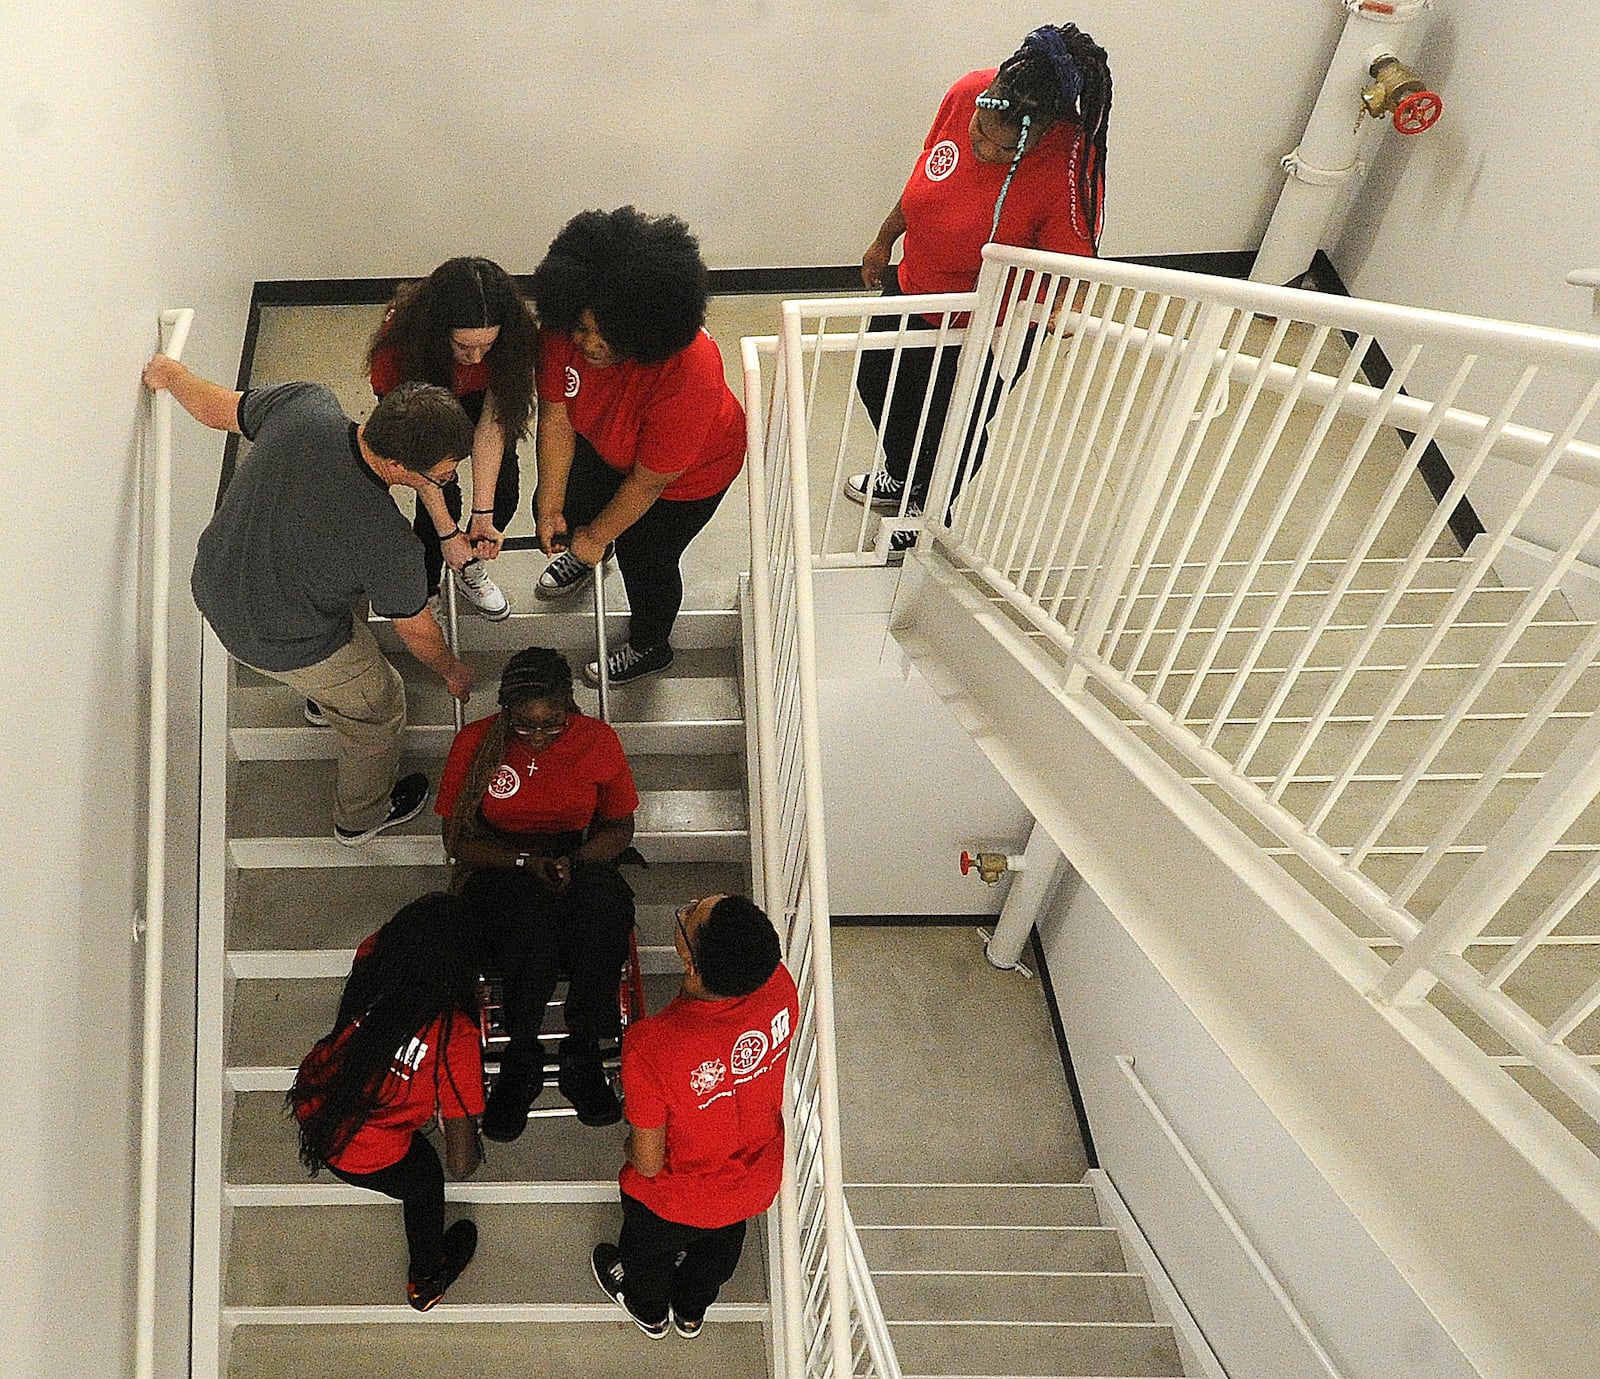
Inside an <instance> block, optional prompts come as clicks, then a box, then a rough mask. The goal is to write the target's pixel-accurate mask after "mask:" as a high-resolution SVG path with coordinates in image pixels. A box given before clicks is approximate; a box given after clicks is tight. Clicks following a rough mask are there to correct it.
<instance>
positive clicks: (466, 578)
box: [367, 258, 534, 622]
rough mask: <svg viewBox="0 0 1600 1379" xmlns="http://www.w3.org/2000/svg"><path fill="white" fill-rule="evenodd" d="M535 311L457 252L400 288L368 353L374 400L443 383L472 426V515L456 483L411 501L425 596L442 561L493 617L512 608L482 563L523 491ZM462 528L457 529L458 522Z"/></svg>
mask: <svg viewBox="0 0 1600 1379" xmlns="http://www.w3.org/2000/svg"><path fill="white" fill-rule="evenodd" d="M533 349H534V323H533V313H532V312H530V311H529V310H528V304H527V303H526V302H525V301H523V299H522V293H521V292H520V291H519V290H518V289H517V285H516V283H515V282H514V281H513V280H512V277H511V275H510V274H509V273H507V272H506V270H505V269H503V268H502V267H500V265H499V264H498V263H495V262H494V261H493V260H492V259H484V258H456V259H449V260H447V261H446V262H444V263H441V264H440V265H439V266H438V267H437V268H435V269H434V270H433V272H431V273H430V274H428V276H427V277H426V278H424V279H423V280H422V281H421V282H415V283H405V284H402V285H401V287H400V290H399V291H398V292H396V293H395V298H394V301H393V302H391V303H390V305H389V310H388V311H387V312H386V313H385V314H384V318H383V323H382V324H381V325H380V326H379V327H378V331H377V334H375V335H374V336H373V337H372V344H371V346H370V347H369V348H368V350H367V374H368V377H369V378H370V379H371V382H372V391H373V393H374V394H375V395H376V396H378V397H379V398H382V397H384V396H385V395H386V394H388V393H390V392H391V391H393V390H394V389H395V388H396V387H398V386H399V385H400V384H401V383H405V382H408V381H411V380H418V381H421V382H424V383H436V384H438V385H439V386H440V387H442V388H448V389H449V390H450V391H451V392H452V393H454V394H455V396H456V398H457V400H458V401H459V402H460V403H461V405H462V407H463V408H464V409H465V411H466V413H467V417H468V419H469V420H470V421H471V422H472V426H473V434H472V466H471V472H472V511H471V513H470V514H469V517H468V520H467V522H465V523H464V524H462V523H461V486H460V485H459V484H458V483H456V482H455V481H454V480H453V479H452V480H451V481H450V482H449V483H447V484H445V485H444V487H443V489H442V490H441V491H440V492H439V493H438V494H437V495H434V494H424V495H423V498H424V499H425V500H427V501H424V502H419V503H418V504H417V516H416V522H415V530H416V533H417V535H418V537H420V538H421V540H422V554H423V564H424V566H425V567H426V569H427V574H428V593H429V594H430V595H432V594H436V593H438V592H439V580H440V576H441V575H442V573H443V567H444V565H445V563H446V562H447V561H448V563H449V565H450V567H451V569H453V570H454V571H455V572H456V582H457V585H458V586H459V588H460V589H461V592H462V593H463V594H464V595H465V596H466V598H467V601H468V603H469V604H471V605H472V607H473V608H475V609H476V610H477V611H478V612H479V613H481V614H482V615H483V616H484V617H485V618H488V619H489V621H491V622H498V621H499V620H500V619H502V618H504V617H506V616H507V615H509V614H510V612H511V604H510V603H509V601H508V600H507V599H506V596H505V594H504V593H503V592H502V591H501V589H500V587H499V586H498V585H497V584H496V583H495V582H494V580H493V579H491V578H490V577H489V571H488V569H487V568H486V566H485V564H484V562H485V561H486V560H493V559H494V558H495V557H496V556H497V555H499V554H500V548H501V546H502V544H503V543H504V541H505V535H504V531H505V528H506V526H507V525H508V524H509V523H510V522H511V519H512V518H513V517H515V516H516V512H517V502H518V499H519V497H520V476H519V472H518V469H517V442H518V441H519V440H521V439H522V437H523V436H525V435H527V433H528V425H529V422H530V421H531V419H532V417H533ZM458 524H459V525H458Z"/></svg>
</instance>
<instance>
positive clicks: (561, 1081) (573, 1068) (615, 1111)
mask: <svg viewBox="0 0 1600 1379" xmlns="http://www.w3.org/2000/svg"><path fill="white" fill-rule="evenodd" d="M556 1086H557V1087H559V1088H560V1089H561V1095H562V1096H564V1097H566V1099H567V1100H568V1101H570V1102H571V1103H572V1109H573V1110H574V1111H576V1112H577V1113H578V1119H579V1120H580V1121H581V1122H582V1123H583V1124H584V1125H595V1126H599V1125H615V1124H616V1123H617V1122H618V1121H619V1120H621V1119H622V1103H621V1102H620V1101H618V1100H617V1094H616V1093H615V1092H614V1091H612V1090H611V1079H610V1078H608V1077H607V1076H606V1070H605V1068H604V1066H603V1065H602V1064H601V1062H600V1055H599V1054H594V1055H592V1056H590V1057H580V1058H574V1059H572V1060H570V1061H568V1060H567V1059H565V1058H563V1059H562V1060H561V1067H560V1070H559V1071H558V1072H557V1073H556Z"/></svg>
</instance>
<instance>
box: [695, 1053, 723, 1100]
mask: <svg viewBox="0 0 1600 1379" xmlns="http://www.w3.org/2000/svg"><path fill="white" fill-rule="evenodd" d="M727 1075H728V1070H727V1069H726V1068H725V1067H723V1066H722V1060H721V1059H720V1058H708V1059H706V1061H705V1062H704V1063H702V1064H701V1065H700V1066H699V1067H698V1068H696V1069H695V1070H694V1071H693V1072H692V1073H690V1074H689V1088H690V1090H691V1091H692V1092H693V1093H694V1094H695V1095H696V1096H704V1095H705V1094H706V1093H707V1092H709V1091H710V1090H711V1089H712V1088H713V1087H715V1086H716V1085H717V1083H719V1082H721V1081H722V1079H723V1078H725V1077H726V1076H727Z"/></svg>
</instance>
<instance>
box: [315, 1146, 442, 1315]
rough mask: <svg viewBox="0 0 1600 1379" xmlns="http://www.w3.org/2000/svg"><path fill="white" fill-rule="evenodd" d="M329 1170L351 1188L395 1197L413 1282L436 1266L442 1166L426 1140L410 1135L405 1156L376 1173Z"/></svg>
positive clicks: (439, 1259) (439, 1252)
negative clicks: (400, 1215)
mask: <svg viewBox="0 0 1600 1379" xmlns="http://www.w3.org/2000/svg"><path fill="white" fill-rule="evenodd" d="M328 1172H329V1173H331V1174H333V1176H334V1177H335V1178H339V1179H342V1180H343V1181H344V1182H347V1183H349V1184H351V1185H352V1186H353V1187H365V1188H371V1189H372V1190H373V1191H374V1192H381V1193H383V1195H384V1196H385V1197H393V1198H396V1199H398V1201H399V1203H400V1206H401V1210H402V1211H403V1213H404V1216H405V1223H406V1248H407V1250H408V1251H409V1252H410V1255H411V1281H412V1282H413V1283H415V1282H417V1281H419V1280H421V1279H425V1278H427V1277H428V1276H429V1275H430V1274H432V1273H433V1272H434V1271H435V1270H436V1269H438V1267H439V1265H440V1264H441V1263H443V1261H444V1168H443V1167H442V1166H441V1164H440V1163H439V1155H438V1153H437V1151H436V1150H435V1149H434V1147H433V1146H432V1145H431V1144H429V1143H428V1142H427V1140H425V1139H423V1137H422V1136H421V1135H418V1134H413V1135H412V1136H411V1148H410V1149H408V1150H407V1151H406V1156H405V1158H403V1159H401V1160H400V1162H399V1163H394V1164H390V1165H389V1167H388V1168H380V1169H379V1170H378V1171H377V1172H376V1173H346V1172H345V1171H344V1170H343V1169H341V1168H335V1167H334V1166H333V1165H332V1164H329V1165H328Z"/></svg>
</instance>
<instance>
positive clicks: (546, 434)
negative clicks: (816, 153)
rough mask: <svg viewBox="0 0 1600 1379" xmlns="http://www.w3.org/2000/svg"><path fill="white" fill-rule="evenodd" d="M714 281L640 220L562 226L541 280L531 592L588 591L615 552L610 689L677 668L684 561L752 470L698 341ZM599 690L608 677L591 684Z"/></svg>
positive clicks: (732, 406)
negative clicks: (623, 620)
mask: <svg viewBox="0 0 1600 1379" xmlns="http://www.w3.org/2000/svg"><path fill="white" fill-rule="evenodd" d="M707 283H708V276H707V273H706V266H705V263H704V261H703V260H702V259H701V257H700V245H699V242H698V241H697V240H696V239H695V237H694V236H693V235H691V234H690V233H689V227H688V226H687V225H685V224H684V223H683V221H681V220H679V219H678V218H677V217H676V216H647V215H643V214H641V213H640V212H639V211H636V210H635V209H634V208H633V207H632V206H623V207H621V208H620V209H618V210H615V211H611V212H609V213H607V212H605V211H585V212H583V213H582V214H581V215H577V216H574V217H573V218H572V219H571V220H569V221H568V222H567V224H566V225H565V227H563V229H562V230H561V233H560V234H558V235H557V236H556V237H555V239H554V240H553V241H552V242H551V245H550V250H549V252H548V253H547V254H546V255H545V258H544V261H543V262H542V263H541V264H540V265H539V266H538V268H536V269H535V270H534V273H533V282H532V296H533V300H534V305H535V307H536V308H537V310H538V314H539V369H538V380H539V423H538V460H539V488H538V492H537V494H536V495H535V499H534V515H535V518H536V520H537V522H538V532H539V544H540V545H541V546H542V547H543V548H544V550H545V552H546V554H548V555H552V556H554V557H555V559H553V560H552V561H551V562H550V564H549V565H548V566H547V567H546V569H545V571H544V573H543V574H542V575H541V576H540V577H539V582H538V584H537V586H536V587H535V590H534V592H535V593H536V594H537V595H538V596H539V597H540V598H545V599H550V598H560V597H563V596H564V595H567V594H571V593H573V592H574V591H575V590H577V589H580V588H582V587H583V586H584V584H586V583H587V582H588V579H589V577H590V575H591V574H592V573H593V570H594V567H595V566H596V565H597V564H598V563H599V562H600V561H601V560H602V559H603V558H604V555H605V552H606V550H607V548H608V547H609V546H610V545H611V544H612V543H613V542H615V544H616V554H617V567H618V568H619V569H620V570H621V571H622V582H623V584H624V586H625V587H626V588H627V591H628V606H629V609H630V610H631V615H632V616H631V620H630V623H629V636H628V640H627V642H626V643H624V644H623V645H622V646H621V647H620V648H619V649H618V650H616V651H614V652H612V653H611V654H610V656H609V657H608V658H607V659H608V662H609V670H610V678H611V680H612V681H613V682H614V683H616V684H623V683H625V682H626V681H629V680H635V679H637V678H639V677H640V676H642V675H650V674H652V673H654V672H656V671H659V670H664V669H666V667H667V666H669V665H670V664H671V663H672V642H671V636H672V625H673V622H674V621H675V620H676V619H677V616H678V609H679V607H680V606H681V605H682V603H683V575H682V573H681V571H680V570H679V568H678V561H679V557H681V556H682V554H683V552H684V549H685V548H686V547H687V546H688V545H689V543H690V542H691V541H693V540H694V538H695V537H696V536H697V535H698V534H699V532H700V530H701V528H703V527H704V526H705V525H706V523H707V522H709V521H710V520H711V515H712V514H713V513H714V512H715V511H716V510H717V505H718V504H719V503H720V502H721V501H722V495H723V494H724V493H726V492H727V491H728V485H729V484H731V483H732V482H733V481H734V478H735V477H736V476H737V475H738V473H739V470H740V469H741V468H743V466H744V453H745V418H744V409H743V408H742V407H740V405H739V403H738V400H737V399H736V398H735V397H734V395H733V393H732V391H731V390H730V389H729V387H728V384H727V380H726V378H725V377H724V376H723V369H722V354H721V352H720V351H719V350H718V349H717V344H716V341H714V340H713V339H712V338H711V337H710V336H709V335H708V334H707V333H706V331H705V329H704V326H705V319H706V297H707V291H708V288H707ZM584 675H585V678H587V679H588V680H589V682H590V683H591V684H595V683H598V682H599V676H600V666H599V663H598V662H591V663H590V664H589V665H588V666H587V667H586V668H585V670H584Z"/></svg>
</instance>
